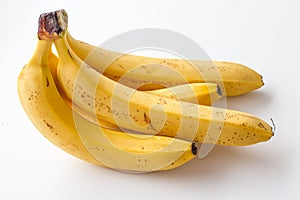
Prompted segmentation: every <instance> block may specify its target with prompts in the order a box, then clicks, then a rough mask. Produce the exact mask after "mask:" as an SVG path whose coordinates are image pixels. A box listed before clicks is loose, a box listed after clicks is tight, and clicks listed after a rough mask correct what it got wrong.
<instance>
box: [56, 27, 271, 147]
mask: <svg viewBox="0 0 300 200" xmlns="http://www.w3.org/2000/svg"><path fill="white" fill-rule="evenodd" d="M66 32H67V31H66V30H64V31H63V32H62V34H61V35H57V36H56V40H55V41H54V43H55V46H56V49H57V51H58V55H59V58H60V61H59V64H58V70H57V71H58V80H59V83H60V85H61V88H62V90H63V91H64V92H65V94H66V95H67V96H68V98H70V99H72V102H73V104H75V105H76V106H78V107H79V108H81V109H83V110H85V111H87V112H89V113H90V114H91V115H95V116H96V117H97V118H98V119H99V120H104V121H107V122H109V123H112V124H116V125H118V126H119V127H121V128H124V129H126V130H131V131H136V132H141V133H147V134H157V135H165V136H170V137H177V138H180V139H184V140H187V141H195V142H204V143H217V144H220V145H250V144H254V143H257V142H263V141H267V140H269V139H270V137H271V136H273V132H272V127H271V126H269V125H268V124H267V123H266V122H264V121H263V120H261V119H259V118H257V117H255V116H253V115H250V114H248V113H244V112H239V111H233V110H225V109H221V108H214V107H208V106H202V105H196V104H191V103H186V102H181V101H175V100H171V99H167V98H163V97H158V96H155V95H152V94H148V93H146V92H143V91H138V90H135V89H132V88H130V87H127V86H125V85H123V84H120V83H118V82H115V81H113V80H111V79H109V78H107V77H106V76H104V75H102V74H101V73H99V72H97V71H95V70H94V69H93V68H91V67H89V66H88V65H87V64H86V63H85V62H83V61H82V60H81V59H80V58H78V57H77V55H76V54H75V53H74V52H73V51H72V49H71V48H70V47H69V46H68V42H67V34H66ZM57 38H58V39H57Z"/></svg>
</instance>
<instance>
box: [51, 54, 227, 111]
mask: <svg viewBox="0 0 300 200" xmlns="http://www.w3.org/2000/svg"><path fill="white" fill-rule="evenodd" d="M49 61H50V62H53V65H52V66H54V67H53V69H51V72H52V75H54V76H56V69H57V67H56V66H57V64H58V58H57V57H56V56H55V55H54V54H53V53H51V54H50V56H49ZM146 92H147V93H150V94H154V95H157V96H161V97H165V98H169V99H176V100H180V101H185V102H190V103H197V104H201V105H207V106H210V105H212V104H213V103H214V102H216V101H217V100H218V99H220V97H221V96H222V91H221V89H220V87H219V86H218V85H217V84H215V83H190V84H183V85H179V86H173V87H169V88H163V89H156V90H149V91H146ZM67 101H68V100H67Z"/></svg>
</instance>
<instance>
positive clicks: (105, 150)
mask: <svg viewBox="0 0 300 200" xmlns="http://www.w3.org/2000/svg"><path fill="white" fill-rule="evenodd" d="M51 43H52V41H44V40H39V41H38V44H37V48H36V50H35V52H34V55H33V57H32V58H31V59H30V61H29V62H28V63H27V64H26V65H25V66H24V67H23V69H22V71H21V73H20V75H19V78H18V94H19V98H20V101H21V104H22V106H23V108H24V110H25V112H26V113H27V115H28V117H29V118H30V120H31V121H32V123H33V124H34V125H35V126H36V128H37V129H38V130H39V131H40V132H41V133H42V134H43V135H44V136H45V137H46V138H47V139H48V140H50V141H51V142H52V143H53V144H55V145H57V146H58V147H60V148H61V149H63V150H64V151H66V152H67V153H69V154H71V155H73V156H75V157H77V158H79V159H82V160H85V161H87V162H90V163H93V164H95V165H99V166H104V167H110V168H113V169H118V170H125V171H130V172H149V171H157V170H167V169H173V168H176V167H179V166H181V165H183V164H184V163H186V162H188V161H189V160H191V159H192V158H194V157H195V155H196V153H197V147H196V146H195V144H194V143H191V142H186V141H183V140H179V139H174V138H169V137H163V136H152V137H145V136H143V135H138V134H131V133H125V132H120V131H114V130H109V129H105V128H101V127H100V126H97V125H95V124H94V123H91V122H90V121H88V120H86V119H84V118H83V117H81V116H80V115H79V114H77V113H76V112H73V110H72V109H71V108H70V107H69V106H68V105H67V104H66V103H65V101H64V99H63V96H61V94H60V91H59V90H58V88H57V85H56V83H55V79H56V78H55V76H52V73H54V70H55V68H56V66H55V65H56V64H57V60H55V57H54V55H53V54H52V53H51V51H50V48H51ZM48 61H49V62H48ZM49 65H50V66H49ZM51 71H52V73H51Z"/></svg>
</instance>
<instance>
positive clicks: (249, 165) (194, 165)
mask: <svg viewBox="0 0 300 200" xmlns="http://www.w3.org/2000/svg"><path fill="white" fill-rule="evenodd" d="M270 151H271V150H270ZM269 153H271V152H263V153H262V152H260V150H259V149H258V150H256V149H255V148H253V147H249V148H247V147H226V146H215V148H214V149H213V151H212V152H211V153H210V154H209V155H208V156H207V157H205V158H203V159H197V158H196V159H194V160H192V161H190V162H189V163H187V164H185V165H183V166H182V167H179V168H177V169H174V170H170V171H162V172H154V173H151V174H150V175H151V176H152V177H154V178H155V179H156V178H158V179H167V180H168V181H170V180H174V181H175V180H177V181H178V180H181V181H185V180H186V181H193V180H194V181H197V182H198V183H199V180H201V181H207V180H210V179H214V178H218V179H222V177H223V178H224V179H226V178H228V176H230V174H232V175H233V174H236V173H238V172H237V171H239V170H240V169H244V170H249V172H251V170H253V169H254V168H255V170H258V169H259V170H261V171H270V170H273V172H274V173H277V171H280V170H281V167H282V162H279V161H278V160H276V159H271V158H270V156H269ZM277 161H278V163H277ZM274 162H276V163H274ZM274 166H276V167H274Z"/></svg>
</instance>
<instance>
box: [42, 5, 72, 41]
mask: <svg viewBox="0 0 300 200" xmlns="http://www.w3.org/2000/svg"><path fill="white" fill-rule="evenodd" d="M67 28H68V14H67V12H66V11H65V10H64V9H61V10H56V11H53V12H48V13H43V14H41V15H40V17H39V22H38V38H39V39H40V40H56V39H58V38H61V37H62V36H63V35H64V33H65V31H66V30H67Z"/></svg>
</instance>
